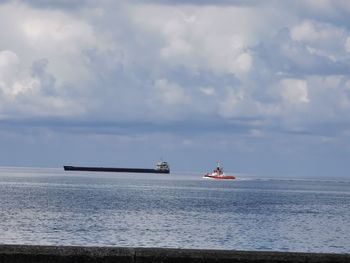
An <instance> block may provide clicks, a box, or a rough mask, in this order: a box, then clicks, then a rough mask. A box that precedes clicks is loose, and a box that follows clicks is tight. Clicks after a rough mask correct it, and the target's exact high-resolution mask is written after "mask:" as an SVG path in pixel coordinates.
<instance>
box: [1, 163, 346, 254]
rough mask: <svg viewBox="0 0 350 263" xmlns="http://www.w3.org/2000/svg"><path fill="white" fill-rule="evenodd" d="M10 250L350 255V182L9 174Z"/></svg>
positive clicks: (4, 209)
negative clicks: (138, 249) (15, 246)
mask: <svg viewBox="0 0 350 263" xmlns="http://www.w3.org/2000/svg"><path fill="white" fill-rule="evenodd" d="M0 243H2V244H41V245H83V246H137V247H174V248H214V249H238V250H274V251H275V250H277V251H304V252H306V251H312V252H336V253H344V252H345V253H349V252H350V181H346V180H343V181H335V180H334V181H331V180H329V181H316V180H277V179H252V178H239V179H238V180H234V181H215V180H206V179H202V178H201V176H199V175H197V176H194V175H182V174H171V175H151V174H109V173H86V172H85V173H84V172H64V171H62V170H60V169H29V168H27V169H25V168H22V169H19V168H0Z"/></svg>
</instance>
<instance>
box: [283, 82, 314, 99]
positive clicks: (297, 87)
mask: <svg viewBox="0 0 350 263" xmlns="http://www.w3.org/2000/svg"><path fill="white" fill-rule="evenodd" d="M280 85H281V88H282V89H281V96H282V98H283V100H284V101H285V102H287V103H289V104H299V103H308V102H310V99H309V96H308V87H307V82H306V81H305V80H301V79H283V80H281V82H280Z"/></svg>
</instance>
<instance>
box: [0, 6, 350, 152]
mask: <svg viewBox="0 0 350 263" xmlns="http://www.w3.org/2000/svg"><path fill="white" fill-rule="evenodd" d="M349 15H350V4H348V1H341V0H339V1H327V0H324V1H313V0H308V1H283V2H282V1H274V0H270V1H233V0H232V1H229V0H225V1H146V0H143V1H141V0H139V1H128V2H119V1H101V2H95V1H89V0H85V1H79V0H76V1H60V2H59V3H53V2H52V1H44V0H37V1H34V0H33V1H19V0H18V1H1V2H0V17H1V20H2V23H1V24H0V30H1V32H3V34H2V35H1V36H0V122H1V123H2V125H5V126H6V127H7V129H10V128H11V127H12V129H13V131H12V132H16V131H17V132H18V130H16V129H17V128H16V127H18V126H16V125H14V126H11V125H10V124H9V123H13V122H16V123H22V124H25V125H26V127H28V126H31V125H32V126H35V125H37V126H40V127H42V126H46V127H48V128H49V129H50V130H52V131H55V132H58V133H59V132H64V133H71V132H72V130H74V129H66V128H62V129H59V128H58V127H60V124H62V125H63V124H64V123H78V124H79V123H80V124H81V126H80V129H79V130H80V131H83V130H85V131H89V132H91V133H96V134H108V132H106V131H107V130H109V127H111V126H113V127H124V128H123V129H124V130H125V133H128V132H130V133H132V132H133V131H135V130H138V131H139V132H140V133H144V134H149V132H150V130H149V129H148V128H147V127H156V131H158V132H161V133H163V134H164V133H166V134H172V135H173V136H179V134H178V133H177V132H176V131H177V129H175V128H174V129H173V131H171V130H170V129H169V127H176V126H179V125H180V126H182V125H185V126H186V127H188V128H186V129H184V130H186V131H187V134H197V135H200V136H204V137H205V136H209V135H205V134H213V133H215V134H221V135H220V136H224V137H225V136H228V137H229V136H231V135H232V134H239V136H241V135H242V136H246V137H247V138H260V140H263V139H262V138H264V139H266V141H268V140H272V139H271V138H276V135H275V134H303V135H307V136H309V135H312V134H313V135H314V136H316V137H315V138H318V140H320V141H323V142H324V141H325V138H328V139H327V140H326V141H327V142H329V141H337V143H339V141H346V140H347V139H348V136H349V131H350V129H349V124H350V115H349V110H350V77H349V70H350V28H349V26H348V23H346V21H347V17H348V16H349ZM38 123H40V125H39V124H38ZM54 123H57V125H54ZM190 123H192V124H193V123H194V124H196V125H189V124H190ZM83 124H84V125H85V124H88V125H87V126H92V127H95V129H85V128H86V125H85V126H84V125H83ZM130 124H132V125H130ZM68 126H69V125H68ZM233 126H234V127H240V128H239V129H231V128H229V127H233ZM329 126H332V127H337V128H334V129H332V128H327V127H329ZM63 127H66V126H65V125H63ZM84 127H85V128H84ZM101 127H102V128H101ZM136 127H137V128H136ZM196 127H197V128H196ZM198 127H201V128H200V129H199V128H198ZM203 127H206V128H203ZM209 127H211V128H209ZM222 127H226V129H223V128H222ZM118 131H120V129H119V128H118V129H117V128H115V130H114V132H115V133H117V134H118ZM156 131H155V129H152V133H153V134H154V132H156ZM237 131H239V132H237ZM180 134H181V133H180ZM213 136H214V135H213ZM215 136H216V135H215ZM215 136H214V137H215ZM217 136H218V135H217ZM283 136H284V135H283ZM286 136H287V135H286ZM286 140H288V139H286ZM184 141H187V146H188V145H191V143H189V142H190V141H191V140H189V139H188V138H187V139H184ZM226 142H227V143H228V141H226ZM332 147H333V146H332ZM247 148H250V146H249V147H247ZM253 148H254V147H253Z"/></svg>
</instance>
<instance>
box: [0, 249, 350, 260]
mask: <svg viewBox="0 0 350 263" xmlns="http://www.w3.org/2000/svg"><path fill="white" fill-rule="evenodd" d="M5 262H6V263H24V262H25V263H34V262H35V263H43V262H50V263H56V262H57V263H61V262H62V263H63V262H64V263H71V262H75V263H80V262H99V263H100V262H103V263H109V262H120V263H124V262H125V263H135V262H136V263H137V262H146V263H155V262H163V263H178V262H181V263H187V262H196V263H197V262H198V263H199V262H201V263H207V262H208V263H209V262H220V263H226V262H232V263H233V262H239V263H245V262H250V263H252V262H264V263H277V262H278V263H282V262H283V263H286V262H297V263H298V262H300V263H301V262H303V263H305V262H310V263H314V262H322V263H323V262H332V263H345V262H346V263H349V262H350V254H319V253H289V252H253V251H234V250H197V249H167V248H119V247H66V246H65V247H63V246H26V245H0V263H5Z"/></svg>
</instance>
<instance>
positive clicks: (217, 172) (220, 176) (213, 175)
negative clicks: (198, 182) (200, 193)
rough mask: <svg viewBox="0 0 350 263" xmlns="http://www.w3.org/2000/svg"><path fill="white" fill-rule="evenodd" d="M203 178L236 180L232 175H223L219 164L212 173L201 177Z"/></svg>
mask: <svg viewBox="0 0 350 263" xmlns="http://www.w3.org/2000/svg"><path fill="white" fill-rule="evenodd" d="M203 178H212V179H229V180H233V179H236V177H235V176H233V175H225V174H224V171H223V169H222V167H220V163H218V165H217V167H216V168H215V169H214V171H213V172H212V173H207V174H205V175H204V176H203Z"/></svg>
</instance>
